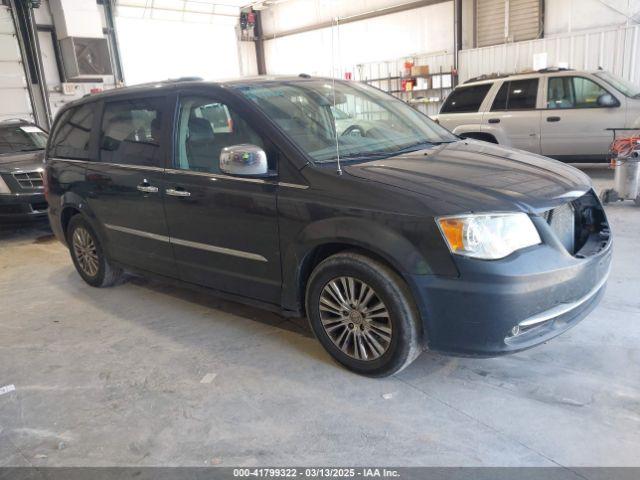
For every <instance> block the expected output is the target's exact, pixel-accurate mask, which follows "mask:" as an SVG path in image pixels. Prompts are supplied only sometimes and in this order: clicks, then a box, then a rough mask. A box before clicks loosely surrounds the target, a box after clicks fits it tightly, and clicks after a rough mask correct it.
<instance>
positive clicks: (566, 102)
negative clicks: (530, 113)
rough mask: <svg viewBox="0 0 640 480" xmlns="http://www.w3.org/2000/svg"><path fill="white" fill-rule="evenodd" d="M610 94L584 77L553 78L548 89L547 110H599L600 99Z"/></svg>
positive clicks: (550, 79)
mask: <svg viewBox="0 0 640 480" xmlns="http://www.w3.org/2000/svg"><path fill="white" fill-rule="evenodd" d="M605 93H608V92H607V91H606V90H605V89H604V88H602V87H601V86H600V85H598V84H597V83H595V82H593V81H591V80H589V79H588V78H584V77H551V78H549V85H548V88H547V108H597V107H600V105H599V104H598V98H599V97H600V96H601V95H603V94H605Z"/></svg>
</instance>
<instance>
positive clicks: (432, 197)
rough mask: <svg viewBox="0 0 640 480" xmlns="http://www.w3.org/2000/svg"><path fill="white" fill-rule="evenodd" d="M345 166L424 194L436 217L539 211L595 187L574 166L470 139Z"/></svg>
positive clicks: (368, 177) (358, 174)
mask: <svg viewBox="0 0 640 480" xmlns="http://www.w3.org/2000/svg"><path fill="white" fill-rule="evenodd" d="M344 170H345V171H346V172H347V173H349V174H350V175H354V176H356V177H359V178H362V179H366V180H370V181H375V182H379V183H383V184H386V185H390V186H393V187H397V188H401V189H404V190H408V191H411V192H414V193H417V194H420V195H421V196H425V197H427V198H428V202H426V203H427V205H428V206H429V207H430V210H433V211H434V213H435V214H437V215H446V214H454V213H466V212H483V211H484V212H488V211H492V212H499V211H514V210H516V211H524V212H529V213H539V212H541V211H544V210H547V209H550V208H553V207H555V206H557V205H560V204H562V203H566V202H567V201H568V200H569V199H571V198H575V197H577V196H580V195H582V194H584V193H585V192H586V191H588V190H589V189H590V188H591V180H590V179H589V177H588V176H587V175H585V174H584V173H582V172H581V171H580V170H578V169H576V168H573V167H571V166H569V165H565V164H563V163H560V162H557V161H555V160H551V159H548V158H546V157H542V156H540V155H536V154H532V153H528V152H524V151H522V150H515V149H510V148H504V147H500V146H499V145H494V144H490V143H486V142H480V141H476V140H470V139H467V140H461V141H457V142H453V143H445V144H441V145H434V146H433V147H431V148H427V149H424V150H420V151H416V152H412V153H409V154H402V155H398V156H395V157H390V158H386V159H384V160H377V161H372V162H366V163H361V164H354V165H348V166H346V167H345V168H344Z"/></svg>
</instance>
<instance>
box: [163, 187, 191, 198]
mask: <svg viewBox="0 0 640 480" xmlns="http://www.w3.org/2000/svg"><path fill="white" fill-rule="evenodd" d="M165 193H166V194H167V195H171V196H172V197H190V196H191V192H187V191H186V190H176V189H175V188H167V189H166V190H165Z"/></svg>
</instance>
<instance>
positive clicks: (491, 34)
mask: <svg viewBox="0 0 640 480" xmlns="http://www.w3.org/2000/svg"><path fill="white" fill-rule="evenodd" d="M540 3H541V0H478V1H477V3H476V5H477V10H476V15H477V32H476V35H477V37H476V38H477V46H478V47H486V46H489V45H497V44H499V43H505V42H520V41H522V40H532V39H534V38H538V37H539V36H540V33H541V26H542V23H541V21H542V17H541V13H542V9H541V7H540Z"/></svg>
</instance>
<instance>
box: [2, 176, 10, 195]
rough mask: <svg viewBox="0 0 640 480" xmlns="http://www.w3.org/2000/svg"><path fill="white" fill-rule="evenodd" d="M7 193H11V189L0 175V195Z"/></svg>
mask: <svg viewBox="0 0 640 480" xmlns="http://www.w3.org/2000/svg"><path fill="white" fill-rule="evenodd" d="M7 193H11V190H9V187H8V186H7V184H6V183H5V181H4V180H3V179H2V176H0V195H6V194H7Z"/></svg>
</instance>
